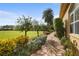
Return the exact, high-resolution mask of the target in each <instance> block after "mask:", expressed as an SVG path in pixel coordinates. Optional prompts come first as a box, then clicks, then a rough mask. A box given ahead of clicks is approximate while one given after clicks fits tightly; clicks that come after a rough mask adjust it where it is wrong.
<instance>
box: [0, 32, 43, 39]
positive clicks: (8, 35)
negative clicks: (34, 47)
mask: <svg viewBox="0 0 79 59" xmlns="http://www.w3.org/2000/svg"><path fill="white" fill-rule="evenodd" d="M39 33H40V34H42V31H40V32H39ZM20 35H24V32H21V31H0V39H13V38H16V37H18V36H20ZM27 36H29V37H30V38H33V37H36V36H37V32H36V31H28V32H27Z"/></svg>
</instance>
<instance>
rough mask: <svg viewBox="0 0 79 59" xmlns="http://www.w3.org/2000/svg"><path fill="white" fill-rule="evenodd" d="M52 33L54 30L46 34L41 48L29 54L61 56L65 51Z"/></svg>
mask: <svg viewBox="0 0 79 59" xmlns="http://www.w3.org/2000/svg"><path fill="white" fill-rule="evenodd" d="M54 34H55V33H54V32H53V33H51V34H49V35H48V36H47V41H46V43H45V44H44V45H43V46H42V48H41V49H40V50H38V51H37V52H36V53H33V54H32V55H31V56H63V55H64V52H65V51H64V49H63V46H62V45H61V43H60V40H59V39H58V38H57V37H55V36H54Z"/></svg>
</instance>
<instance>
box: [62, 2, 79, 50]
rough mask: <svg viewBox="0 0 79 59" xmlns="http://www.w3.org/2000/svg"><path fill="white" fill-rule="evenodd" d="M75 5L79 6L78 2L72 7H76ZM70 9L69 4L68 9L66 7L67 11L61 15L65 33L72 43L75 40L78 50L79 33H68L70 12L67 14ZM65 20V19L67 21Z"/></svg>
mask: <svg viewBox="0 0 79 59" xmlns="http://www.w3.org/2000/svg"><path fill="white" fill-rule="evenodd" d="M77 6H79V4H78V3H77V4H74V6H73V7H74V8H76V7H77ZM74 8H73V10H74ZM70 9H71V5H70V6H69V7H68V9H67V11H66V13H65V15H64V17H63V22H64V24H66V28H67V29H66V30H67V34H68V35H69V36H70V40H71V42H72V43H74V41H75V42H76V44H77V48H78V50H79V35H78V34H74V33H72V34H71V33H70V14H69V13H70V12H71V11H70ZM71 10H72V9H71ZM65 21H67V23H66V22H65Z"/></svg>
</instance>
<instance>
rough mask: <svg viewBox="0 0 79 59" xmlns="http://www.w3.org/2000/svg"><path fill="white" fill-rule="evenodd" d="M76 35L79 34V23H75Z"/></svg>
mask: <svg viewBox="0 0 79 59" xmlns="http://www.w3.org/2000/svg"><path fill="white" fill-rule="evenodd" d="M75 33H76V34H79V22H76V23H75Z"/></svg>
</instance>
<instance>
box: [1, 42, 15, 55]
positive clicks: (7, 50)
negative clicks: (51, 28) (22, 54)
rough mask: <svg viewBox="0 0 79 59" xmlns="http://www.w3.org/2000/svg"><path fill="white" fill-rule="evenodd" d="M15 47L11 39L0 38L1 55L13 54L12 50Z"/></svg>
mask: <svg viewBox="0 0 79 59" xmlns="http://www.w3.org/2000/svg"><path fill="white" fill-rule="evenodd" d="M15 47H16V44H15V42H14V41H13V40H1V41H0V55H1V56H10V55H13V50H14V49H15Z"/></svg>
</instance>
